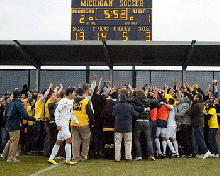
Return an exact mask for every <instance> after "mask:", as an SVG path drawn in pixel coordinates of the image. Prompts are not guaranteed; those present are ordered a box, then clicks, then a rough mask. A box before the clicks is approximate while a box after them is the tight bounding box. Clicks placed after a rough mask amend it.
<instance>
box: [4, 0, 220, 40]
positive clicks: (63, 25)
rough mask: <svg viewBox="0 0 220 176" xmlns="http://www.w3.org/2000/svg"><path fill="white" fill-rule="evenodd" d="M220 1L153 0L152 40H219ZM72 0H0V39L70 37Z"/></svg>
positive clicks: (55, 38) (54, 38)
mask: <svg viewBox="0 0 220 176" xmlns="http://www.w3.org/2000/svg"><path fill="white" fill-rule="evenodd" d="M219 7H220V0H209V1H208V0H153V22H152V23H153V31H152V34H153V40H155V41H156V40H157V41H191V40H197V41H220V35H219V33H220V21H219V18H220V10H219ZM70 12H71V0H0V40H14V39H16V40H70V25H71V13H70Z"/></svg>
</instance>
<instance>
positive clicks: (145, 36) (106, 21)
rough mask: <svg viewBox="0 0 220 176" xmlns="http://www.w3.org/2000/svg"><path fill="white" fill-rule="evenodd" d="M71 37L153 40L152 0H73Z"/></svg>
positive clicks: (77, 38)
mask: <svg viewBox="0 0 220 176" xmlns="http://www.w3.org/2000/svg"><path fill="white" fill-rule="evenodd" d="M71 40H79V41H83V40H123V41H127V40H144V41H151V40H152V0H72V4H71Z"/></svg>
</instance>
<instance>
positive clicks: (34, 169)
mask: <svg viewBox="0 0 220 176" xmlns="http://www.w3.org/2000/svg"><path fill="white" fill-rule="evenodd" d="M17 158H18V159H20V160H21V162H20V163H7V162H5V161H3V160H1V161H0V175H7V176H8V175H16V176H18V175H32V174H35V175H42V176H43V175H48V176H52V175H58V176H61V175H62V176H64V175H83V176H84V175H94V176H96V175H105V176H108V175H112V176H113V175H120V176H124V175H135V176H136V175H137V176H138V175H216V176H217V175H219V174H220V158H207V159H205V160H202V159H197V158H175V159H169V158H167V159H157V160H156V161H147V160H143V161H138V162H133V163H126V162H125V160H122V161H121V162H120V163H116V162H114V161H113V160H102V159H98V160H94V159H91V160H88V161H87V162H84V163H82V162H79V163H78V164H77V165H74V166H69V165H66V164H65V163H62V164H59V165H56V166H55V165H50V164H48V163H47V160H48V158H45V157H42V156H27V155H23V156H20V157H17ZM56 161H57V162H62V161H63V160H56ZM54 166H55V167H54ZM51 167H52V168H51ZM43 169H47V170H43ZM40 171H41V173H40ZM36 173H37V174H36Z"/></svg>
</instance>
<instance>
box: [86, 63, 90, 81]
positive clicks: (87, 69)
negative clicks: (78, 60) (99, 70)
mask: <svg viewBox="0 0 220 176" xmlns="http://www.w3.org/2000/svg"><path fill="white" fill-rule="evenodd" d="M89 72H90V69H89V66H86V83H88V84H89Z"/></svg>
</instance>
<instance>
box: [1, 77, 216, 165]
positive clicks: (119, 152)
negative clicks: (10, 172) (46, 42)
mask: <svg viewBox="0 0 220 176" xmlns="http://www.w3.org/2000/svg"><path fill="white" fill-rule="evenodd" d="M96 79H97V77H96V75H94V80H93V81H92V83H91V85H89V84H88V83H86V84H83V85H79V86H77V87H68V88H67V89H66V90H63V86H62V84H60V85H59V86H57V87H55V88H54V85H53V84H50V85H48V88H46V89H45V90H44V91H43V92H42V93H40V92H36V91H35V92H34V93H31V92H30V91H29V89H28V87H27V85H24V86H23V89H22V90H21V91H19V89H18V88H15V90H14V91H13V93H12V94H11V93H10V91H7V93H5V94H4V95H3V96H2V98H1V104H0V131H1V146H0V153H1V158H2V159H5V160H7V162H19V160H17V159H16V156H19V155H20V154H21V153H24V154H30V155H44V156H45V157H49V160H48V162H49V163H50V164H58V163H57V162H56V161H55V159H62V158H66V164H70V165H74V164H76V163H77V162H85V161H87V159H88V158H94V159H98V158H105V159H106V158H109V159H113V160H114V161H115V162H120V160H121V159H126V161H127V162H133V161H139V160H142V159H148V160H153V161H154V160H155V159H157V158H158V159H163V158H166V157H170V158H173V157H184V156H185V157H187V158H191V157H198V158H202V159H205V158H207V157H219V155H218V145H217V142H216V134H217V131H218V128H219V124H218V122H219V121H218V117H219V116H220V105H219V99H218V83H217V82H215V83H214V85H213V86H214V91H212V90H211V86H210V85H208V87H207V90H205V91H203V90H201V89H200V88H198V84H194V85H193V86H190V85H189V84H188V83H187V81H184V83H181V82H180V83H178V84H177V82H176V80H174V83H173V85H169V86H168V85H166V84H165V85H164V87H163V88H157V87H156V86H151V85H150V86H147V85H145V86H144V87H143V88H142V89H139V90H137V88H136V87H131V85H130V84H125V85H124V86H123V87H122V88H118V89H115V88H114V87H113V86H112V85H111V82H110V81H104V82H103V78H102V77H101V78H100V81H99V83H98V84H97V80H96ZM122 141H124V146H122V145H121V143H122Z"/></svg>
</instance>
